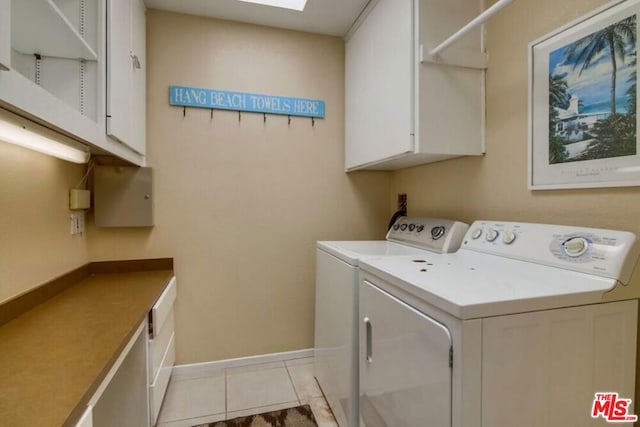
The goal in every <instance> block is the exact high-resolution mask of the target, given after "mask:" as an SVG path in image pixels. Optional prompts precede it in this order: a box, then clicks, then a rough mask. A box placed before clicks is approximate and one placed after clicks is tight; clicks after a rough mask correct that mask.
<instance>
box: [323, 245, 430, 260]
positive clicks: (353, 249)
mask: <svg viewBox="0 0 640 427" xmlns="http://www.w3.org/2000/svg"><path fill="white" fill-rule="evenodd" d="M317 247H318V248H319V249H322V250H324V251H325V252H329V253H330V254H331V255H333V256H335V257H338V258H340V259H341V260H342V261H344V262H346V263H347V264H350V265H353V266H357V265H358V260H359V259H361V258H365V257H372V256H375V257H378V256H391V255H394V256H395V255H423V254H425V253H427V254H428V252H426V251H424V250H422V249H417V248H414V247H411V246H406V245H401V244H398V243H393V242H388V241H386V240H345V241H323V242H318V243H317Z"/></svg>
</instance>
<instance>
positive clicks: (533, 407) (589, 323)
mask: <svg viewBox="0 0 640 427" xmlns="http://www.w3.org/2000/svg"><path fill="white" fill-rule="evenodd" d="M636 328H637V301H624V302H617V303H609V304H597V305H591V306H583V307H574V308H567V309H562V310H551V311H543V312H533V313H525V314H518V315H512V316H501V317H494V318H488V319H484V320H483V358H482V372H483V375H482V378H483V382H482V393H483V398H482V402H483V404H482V425H486V426H492V427H511V426H514V425H517V426H520V427H527V426H531V427H534V426H535V427H563V426H568V425H583V426H595V425H606V422H605V421H604V420H603V419H598V420H594V419H592V418H591V405H592V402H593V399H594V394H595V393H596V392H610V391H616V392H618V393H620V395H621V396H622V397H625V398H633V395H634V379H635V354H636ZM524 385H526V386H524Z"/></svg>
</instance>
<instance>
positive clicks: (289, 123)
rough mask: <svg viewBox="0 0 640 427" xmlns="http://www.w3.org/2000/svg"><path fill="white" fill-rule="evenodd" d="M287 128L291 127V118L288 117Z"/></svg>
mask: <svg viewBox="0 0 640 427" xmlns="http://www.w3.org/2000/svg"><path fill="white" fill-rule="evenodd" d="M287 126H291V116H287Z"/></svg>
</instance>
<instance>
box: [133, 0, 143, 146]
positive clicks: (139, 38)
mask: <svg viewBox="0 0 640 427" xmlns="http://www.w3.org/2000/svg"><path fill="white" fill-rule="evenodd" d="M131 6H132V8H133V10H132V19H131V23H132V24H131V27H132V28H131V37H132V39H131V48H132V53H133V56H134V66H133V69H132V70H133V71H132V76H131V96H130V100H131V120H132V123H131V141H130V143H129V145H130V146H131V147H132V148H133V149H134V150H136V151H137V152H139V153H143V154H144V153H145V150H146V73H147V54H146V16H145V14H146V8H145V6H144V3H143V1H142V0H133V3H132V5H131Z"/></svg>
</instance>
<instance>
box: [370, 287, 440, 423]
mask: <svg viewBox="0 0 640 427" xmlns="http://www.w3.org/2000/svg"><path fill="white" fill-rule="evenodd" d="M360 320H361V323H360V417H361V419H362V420H363V421H364V424H361V425H364V426H365V427H387V426H388V427H392V426H404V427H424V426H429V427H450V426H451V374H452V370H451V364H450V355H451V353H450V351H451V348H452V347H451V346H452V343H451V335H450V333H449V330H448V329H447V328H446V327H445V326H444V325H442V324H441V323H439V322H437V321H435V320H434V319H432V318H430V317H428V316H426V315H424V314H423V313H421V312H419V311H417V310H415V309H414V308H413V307H410V306H409V305H407V304H405V303H403V302H402V301H400V300H398V299H397V298H395V297H393V296H392V295H390V294H388V293H386V292H385V291H383V290H381V289H379V288H378V287H376V286H374V285H372V284H370V283H369V282H367V281H364V282H362V283H361V285H360Z"/></svg>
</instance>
